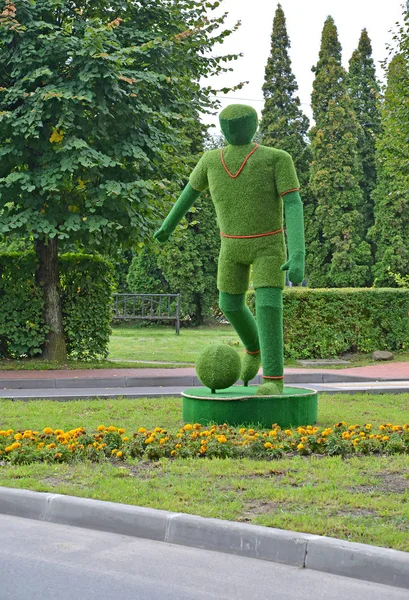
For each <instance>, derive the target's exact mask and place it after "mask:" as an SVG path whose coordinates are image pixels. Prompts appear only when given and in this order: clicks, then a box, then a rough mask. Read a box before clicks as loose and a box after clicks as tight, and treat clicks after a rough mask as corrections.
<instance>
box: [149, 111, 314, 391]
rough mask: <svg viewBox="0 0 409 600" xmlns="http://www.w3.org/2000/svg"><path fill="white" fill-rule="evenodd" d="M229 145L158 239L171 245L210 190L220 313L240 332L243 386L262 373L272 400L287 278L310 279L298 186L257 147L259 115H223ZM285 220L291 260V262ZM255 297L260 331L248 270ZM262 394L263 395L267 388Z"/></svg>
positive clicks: (201, 169)
mask: <svg viewBox="0 0 409 600" xmlns="http://www.w3.org/2000/svg"><path fill="white" fill-rule="evenodd" d="M220 124H221V128H222V131H223V133H224V135H225V137H226V139H227V141H228V142H229V145H228V146H227V147H225V148H223V149H222V150H211V151H209V152H206V153H205V154H204V155H203V157H202V158H201V159H200V161H199V163H198V164H197V166H196V167H195V169H194V171H193V172H192V174H191V176H190V179H189V183H188V185H187V186H186V188H185V189H184V191H183V192H182V194H181V196H180V197H179V199H178V201H177V202H176V204H175V206H174V207H173V209H172V210H171V212H170V213H169V215H168V217H167V218H166V219H165V221H164V223H163V225H162V227H161V228H160V229H159V231H157V232H156V234H155V237H156V238H157V239H158V240H159V241H160V242H165V241H166V240H167V239H168V238H169V236H170V234H171V233H172V231H173V230H174V228H175V227H176V225H177V223H178V222H179V221H180V219H181V218H182V217H183V216H184V214H185V213H186V212H187V210H189V208H190V207H191V206H192V205H193V203H194V201H195V200H196V198H197V197H198V196H199V194H200V193H201V192H202V191H204V190H205V189H207V188H209V190H210V194H211V197H212V200H213V202H214V205H215V209H216V214H217V220H218V224H219V227H220V235H221V249H220V257H219V266H218V278H217V286H218V289H219V290H220V308H221V310H222V311H223V312H224V314H225V316H226V318H227V319H228V320H229V321H230V323H231V324H232V325H233V327H234V328H235V329H236V331H237V333H238V335H239V337H240V339H241V341H242V342H243V344H244V347H245V348H246V351H247V354H246V357H245V360H244V361H243V366H242V373H241V378H242V379H243V381H244V383H245V385H247V382H248V381H249V380H250V379H252V378H253V377H254V376H255V375H256V373H257V371H258V368H259V365H260V351H261V361H262V366H263V380H264V382H270V383H271V382H273V383H274V384H275V387H274V386H273V387H271V386H269V388H271V390H272V392H273V391H274V390H275V389H276V388H278V390H279V391H281V390H282V388H283V332H282V289H283V287H284V279H285V278H284V272H283V271H285V270H288V272H289V279H290V281H292V282H293V283H300V282H301V281H302V280H303V278H304V254H305V249H304V231H303V214H302V203H301V198H300V195H299V192H298V186H299V184H298V179H297V175H296V172H295V169H294V165H293V162H292V159H291V157H290V155H289V154H287V153H286V152H284V151H282V150H277V149H275V148H267V147H265V146H259V145H257V144H255V143H254V142H252V141H251V140H252V138H253V135H254V133H255V131H256V129H257V113H256V112H255V110H254V109H252V108H251V107H249V106H245V105H240V104H237V105H231V106H228V107H227V108H225V109H224V110H223V111H222V112H221V114H220ZM283 207H284V212H285V220H286V228H287V241H288V250H289V260H288V261H287V262H285V258H286V252H285V242H284V231H283ZM251 265H252V266H253V285H254V288H255V290H256V314H257V324H256V321H255V320H254V317H253V315H252V314H251V312H250V311H249V309H248V308H247V307H246V305H245V292H246V291H247V289H248V285H249V274H250V266H251ZM263 391H264V388H263Z"/></svg>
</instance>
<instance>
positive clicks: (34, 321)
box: [0, 252, 47, 358]
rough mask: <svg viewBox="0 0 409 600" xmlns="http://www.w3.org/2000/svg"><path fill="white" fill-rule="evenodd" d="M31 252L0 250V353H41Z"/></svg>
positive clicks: (40, 298)
mask: <svg viewBox="0 0 409 600" xmlns="http://www.w3.org/2000/svg"><path fill="white" fill-rule="evenodd" d="M35 270H36V257H35V255H34V254H33V253H21V252H13V253H10V254H0V357H2V358H3V357H13V358H18V357H20V356H25V355H27V356H35V355H37V354H41V346H42V344H43V343H44V340H45V336H46V333H47V331H46V329H45V326H44V322H43V296H42V292H41V289H40V287H39V286H38V285H37V284H36V281H35Z"/></svg>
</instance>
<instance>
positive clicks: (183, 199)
mask: <svg viewBox="0 0 409 600" xmlns="http://www.w3.org/2000/svg"><path fill="white" fill-rule="evenodd" d="M199 196H200V192H199V191H197V190H195V189H194V188H193V187H192V186H191V185H190V183H188V184H187V186H186V187H185V189H184V190H183V192H182V193H181V194H180V196H179V198H178V199H177V201H176V202H175V204H174V206H173V208H172V210H171V211H170V213H169V214H168V216H167V217H166V219H165V220H164V221H163V223H162V225H161V227H160V229H158V231H156V233H155V234H154V236H153V237H154V238H156V239H157V240H158V242H160V243H164V242H167V241H168V239H169V238H170V236H171V234H172V232H173V231H174V229H175V227H176V226H177V224H178V223H179V222H180V221H181V219H183V217H184V216H185V214H186V213H187V211H188V210H189V208H191V207H192V206H193V204H194V202H195V200H196V199H197V198H198V197H199Z"/></svg>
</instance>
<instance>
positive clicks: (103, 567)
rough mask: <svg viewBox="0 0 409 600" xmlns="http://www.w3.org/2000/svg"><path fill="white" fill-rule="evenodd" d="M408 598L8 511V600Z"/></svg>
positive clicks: (0, 571)
mask: <svg viewBox="0 0 409 600" xmlns="http://www.w3.org/2000/svg"><path fill="white" fill-rule="evenodd" d="M255 597H256V598H257V599H258V600H267V599H268V600H270V599H276V600H294V598H303V600H313V599H314V600H324V599H325V600H328V599H331V600H346V599H349V598H359V600H408V599H409V590H405V589H401V588H395V587H389V586H383V585H380V584H373V583H369V582H365V581H358V580H356V579H349V578H346V577H337V576H335V575H329V574H326V573H321V572H318V571H311V570H308V569H298V568H296V567H289V566H287V565H280V564H277V563H271V562H266V561H262V560H255V559H249V558H242V557H238V556H232V555H229V554H221V553H217V552H210V551H205V550H198V549H196V548H187V547H185V546H175V545H171V544H165V543H163V542H154V541H150V540H143V539H137V538H132V537H127V536H121V535H116V534H111V533H104V532H100V531H92V530H87V529H81V528H76V527H69V526H65V525H55V524H52V523H45V522H41V521H32V520H29V519H23V518H19V517H10V516H6V515H0V600H27V599H29V600H48V599H50V600H72V599H73V598H98V600H116V599H120V600H168V599H172V600H173V599H177V600H204V599H206V600H208V599H217V600H225V599H226V600H227V599H229V600H230V599H231V600H242V599H243V600H248V599H249V598H255Z"/></svg>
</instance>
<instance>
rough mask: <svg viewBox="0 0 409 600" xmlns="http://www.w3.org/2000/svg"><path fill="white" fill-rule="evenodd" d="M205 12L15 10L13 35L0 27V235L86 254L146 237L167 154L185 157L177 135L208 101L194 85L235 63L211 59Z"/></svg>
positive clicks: (175, 166)
mask: <svg viewBox="0 0 409 600" xmlns="http://www.w3.org/2000/svg"><path fill="white" fill-rule="evenodd" d="M208 4H209V3H206V2H205V1H204V0H200V1H199V2H190V1H188V0H178V1H177V2H175V3H171V4H169V3H168V2H166V1H165V0H160V1H159V2H156V3H148V4H144V5H143V6H139V5H138V6H136V5H135V4H134V3H133V2H131V0H125V2H123V3H122V4H121V5H120V6H118V7H116V11H115V14H113V13H112V10H111V7H110V6H109V5H107V4H106V3H103V2H98V3H93V5H92V7H91V6H90V5H88V4H85V5H84V6H83V7H82V8H81V10H80V9H78V8H77V7H76V6H75V5H73V4H67V3H64V2H61V0H33V2H30V3H24V4H19V5H18V6H17V8H16V14H15V19H16V20H17V21H18V23H19V24H20V26H21V27H19V28H17V29H18V30H17V29H13V28H12V27H11V25H10V26H6V25H5V26H3V27H2V28H0V72H1V73H2V80H1V81H0V86H1V93H0V140H1V141H2V144H1V146H2V147H1V149H0V152H1V155H2V156H3V157H5V160H2V161H1V164H0V211H2V210H3V212H2V213H1V223H0V230H1V231H3V232H4V233H7V232H10V231H16V229H18V230H19V231H21V232H22V233H24V232H30V233H31V234H32V235H33V236H34V237H43V236H46V235H52V236H58V237H59V238H61V239H63V238H69V239H70V240H71V241H72V242H74V243H77V242H79V243H81V244H82V245H87V246H89V247H91V246H93V247H97V246H98V245H100V244H102V243H104V244H106V243H108V244H111V245H115V244H120V243H124V244H127V243H128V242H131V243H133V244H134V243H135V242H140V241H143V240H144V239H146V237H148V236H149V235H150V232H151V231H152V229H153V227H154V226H153V224H152V222H151V219H152V215H153V214H154V212H155V211H154V210H153V209H152V208H151V207H155V205H157V203H158V200H159V199H160V195H159V196H158V195H157V194H156V190H157V183H156V182H157V181H161V180H163V179H165V178H167V179H169V180H172V179H173V180H175V181H177V180H180V179H181V177H182V175H183V173H184V166H183V165H182V163H181V161H180V159H177V160H173V157H167V156H166V155H167V154H168V148H170V149H171V152H172V153H174V155H176V156H180V157H183V156H186V155H187V154H189V145H188V141H187V139H186V137H185V136H181V135H180V131H181V129H182V128H183V127H185V126H186V124H187V123H189V122H193V121H194V119H195V118H196V114H197V111H198V109H199V108H200V109H203V110H210V109H211V108H212V107H213V106H214V104H215V101H214V100H213V99H212V98H211V90H210V88H201V86H200V84H199V80H200V79H201V78H202V77H206V76H209V75H212V74H214V73H216V72H218V71H219V70H220V69H222V65H223V64H224V63H226V62H228V61H229V60H232V59H233V58H235V57H234V56H228V57H226V58H225V57H223V56H215V55H214V53H212V52H210V51H211V49H212V48H213V46H214V45H215V44H216V43H217V42H218V41H222V40H223V39H224V38H225V37H226V36H227V35H229V33H230V30H227V29H223V28H222V27H221V25H222V23H223V18H220V17H217V18H212V17H210V18H208V19H207V20H204V19H203V13H204V10H205V9H206V10H210V11H211V10H213V9H215V8H216V7H217V6H218V4H219V3H217V2H216V3H210V5H209V6H208ZM13 18H14V17H13ZM154 191H155V193H154ZM104 194H105V198H104V197H103V195H104ZM6 203H8V204H10V205H11V206H12V209H11V210H6V211H5V210H4V209H5V207H6ZM72 206H76V207H77V208H78V210H77V213H76V215H73V214H71V210H70V208H69V207H72ZM26 211H30V222H28V221H27V220H25V219H24V218H20V215H23V214H25V213H26ZM88 211H90V212H88ZM91 217H92V218H91Z"/></svg>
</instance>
